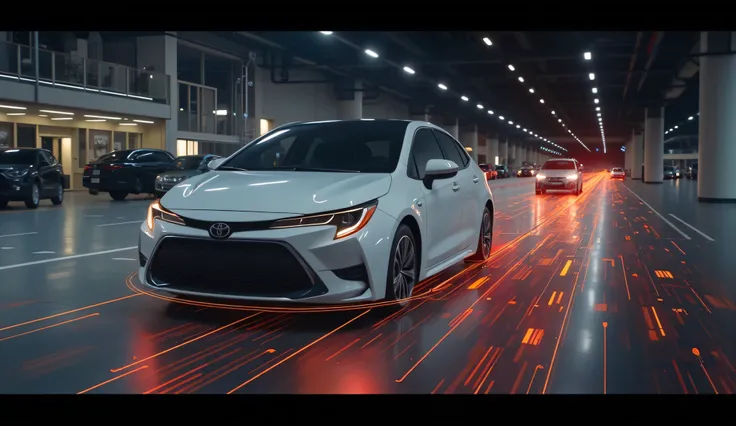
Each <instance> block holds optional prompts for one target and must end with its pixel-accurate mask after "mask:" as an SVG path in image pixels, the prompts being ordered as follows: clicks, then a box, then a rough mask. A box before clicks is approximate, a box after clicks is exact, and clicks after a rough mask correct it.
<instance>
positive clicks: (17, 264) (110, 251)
mask: <svg viewBox="0 0 736 426" xmlns="http://www.w3.org/2000/svg"><path fill="white" fill-rule="evenodd" d="M137 248H138V246H132V247H123V248H117V249H112V250H104V251H96V252H93V253H84V254H73V255H71V256H64V257H56V258H54V259H44V260H36V261H34V262H25V263H16V264H15V265H6V266H0V271H5V270H7V269H16V268H22V267H24V266H33V265H41V264H43V263H51V262H61V261H63V260H72V259H80V258H83V257H91V256H99V255H101V254H109V253H118V252H121V251H127V250H134V249H137Z"/></svg>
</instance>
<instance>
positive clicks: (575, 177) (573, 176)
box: [567, 175, 578, 180]
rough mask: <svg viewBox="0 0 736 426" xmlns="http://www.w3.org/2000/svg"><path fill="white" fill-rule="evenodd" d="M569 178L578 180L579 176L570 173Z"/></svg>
mask: <svg viewBox="0 0 736 426" xmlns="http://www.w3.org/2000/svg"><path fill="white" fill-rule="evenodd" d="M567 178H568V179H569V180H577V178H578V175H569V176H568V177H567Z"/></svg>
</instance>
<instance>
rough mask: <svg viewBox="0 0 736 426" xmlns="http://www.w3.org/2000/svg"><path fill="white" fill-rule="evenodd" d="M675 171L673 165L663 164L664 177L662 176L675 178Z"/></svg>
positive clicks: (666, 178)
mask: <svg viewBox="0 0 736 426" xmlns="http://www.w3.org/2000/svg"><path fill="white" fill-rule="evenodd" d="M675 173H676V169H675V168H674V167H672V166H664V177H663V178H664V179H665V180H669V179H676V178H677V177H676V176H675Z"/></svg>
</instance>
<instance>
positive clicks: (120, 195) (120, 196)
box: [110, 191, 128, 201]
mask: <svg viewBox="0 0 736 426" xmlns="http://www.w3.org/2000/svg"><path fill="white" fill-rule="evenodd" d="M127 196H128V193H127V192H122V191H110V198H112V199H113V200H115V201H123V200H124V199H125V197H127Z"/></svg>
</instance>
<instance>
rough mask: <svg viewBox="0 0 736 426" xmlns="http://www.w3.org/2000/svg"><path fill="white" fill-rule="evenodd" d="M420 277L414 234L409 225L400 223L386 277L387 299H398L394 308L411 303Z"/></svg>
mask: <svg viewBox="0 0 736 426" xmlns="http://www.w3.org/2000/svg"><path fill="white" fill-rule="evenodd" d="M418 278H419V253H418V251H417V247H416V243H415V239H414V234H413V233H412V232H411V229H409V227H408V226H406V225H404V224H402V225H399V229H397V230H396V235H395V236H394V241H393V243H392V244H391V256H390V258H389V263H388V274H387V277H386V300H388V301H398V303H396V304H395V305H392V306H393V307H394V308H399V309H400V308H403V307H405V306H406V305H408V304H409V300H408V299H409V298H410V297H411V295H412V292H413V291H414V285H416V283H417V279H418Z"/></svg>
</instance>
